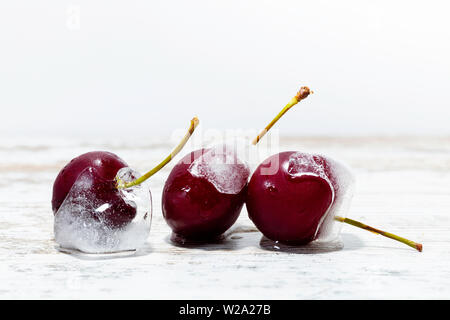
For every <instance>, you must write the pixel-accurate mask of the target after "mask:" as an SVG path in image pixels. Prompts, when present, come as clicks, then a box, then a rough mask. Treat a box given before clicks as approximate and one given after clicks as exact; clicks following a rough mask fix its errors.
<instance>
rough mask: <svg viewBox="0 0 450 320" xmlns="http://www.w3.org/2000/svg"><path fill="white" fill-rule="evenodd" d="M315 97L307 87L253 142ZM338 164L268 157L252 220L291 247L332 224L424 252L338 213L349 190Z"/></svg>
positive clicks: (291, 155) (257, 180) (253, 197)
mask: <svg viewBox="0 0 450 320" xmlns="http://www.w3.org/2000/svg"><path fill="white" fill-rule="evenodd" d="M310 93H311V91H310V90H309V88H307V87H302V88H301V89H300V91H299V92H298V93H297V95H296V96H295V97H294V98H292V99H291V101H290V102H289V103H288V104H287V105H286V106H285V107H284V108H283V109H282V110H281V112H280V113H279V114H278V115H277V116H276V117H275V118H274V119H273V120H272V121H271V122H270V123H269V124H268V125H267V126H266V128H265V129H264V130H263V131H262V132H261V133H260V134H259V135H258V136H257V137H256V138H255V140H254V141H253V144H254V145H256V144H257V143H258V142H259V141H260V139H261V138H262V137H263V136H264V135H265V134H266V133H267V131H268V130H270V128H272V127H273V125H274V124H275V123H276V122H277V121H278V120H279V119H280V118H281V117H282V116H283V115H284V114H285V113H286V112H287V111H288V110H289V109H290V108H292V107H293V106H294V105H296V104H297V103H298V102H299V101H301V100H302V99H304V98H306V97H307V96H308V95H309V94H310ZM335 164H336V163H330V161H329V160H327V159H326V158H325V157H322V156H319V155H309V154H306V153H301V152H282V153H280V154H277V155H273V156H272V157H269V158H268V159H267V160H266V161H264V162H263V163H262V164H261V165H260V166H259V167H258V168H257V170H256V171H255V172H254V174H253V176H252V178H251V179H250V182H249V185H248V194H247V200H246V206H247V210H248V214H249V217H250V219H251V220H252V221H253V222H254V223H255V225H256V227H257V228H258V229H259V230H260V231H261V232H262V233H263V234H264V235H265V236H266V237H268V238H269V239H272V240H274V241H280V242H286V243H288V244H307V243H309V242H311V241H313V240H315V239H317V238H318V237H319V236H320V235H321V234H322V233H326V231H323V230H324V229H325V228H326V227H328V225H329V224H332V223H333V222H334V221H339V222H343V223H348V224H350V225H353V226H356V227H358V228H361V229H364V230H368V231H371V232H373V233H376V234H380V235H382V236H385V237H388V238H391V239H393V240H396V241H399V242H402V243H404V244H406V245H408V246H410V247H412V248H414V249H416V250H418V251H422V244H420V243H416V242H414V241H411V240H408V239H405V238H402V237H399V236H397V235H394V234H392V233H389V232H385V231H382V230H379V229H376V228H373V227H370V226H368V225H366V224H364V223H361V222H359V221H356V220H353V219H349V218H345V217H341V216H339V215H337V213H338V212H337V211H339V210H338V209H339V207H340V205H341V203H342V198H343V197H344V195H345V192H344V191H343V189H345V188H346V186H345V182H344V183H343V184H344V185H342V181H345V180H346V179H341V178H342V177H343V176H340V175H341V173H339V170H340V169H339V168H338V167H337V168H335ZM341 180H342V181H341ZM333 209H334V210H333Z"/></svg>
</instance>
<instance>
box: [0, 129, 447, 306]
mask: <svg viewBox="0 0 450 320" xmlns="http://www.w3.org/2000/svg"><path fill="white" fill-rule="evenodd" d="M0 142H1V143H0V178H1V179H0V189H1V193H0V194H1V196H0V298H3V299H18V298H26V299H30V298H37V299H54V298H58V299H66V298H67V299H80V298H87V299H90V298H98V299H114V298H125V299H129V298H130V299H131V298H136V299H166V298H167V299H216V298H218V299H448V298H450V270H449V269H450V268H449V266H450V242H449V238H450V138H449V137H382V138H377V137H358V138H325V137H316V138H314V137H310V138H284V139H283V140H282V145H281V146H280V149H282V150H303V151H316V152H321V153H325V154H327V155H329V156H332V157H335V158H337V159H340V160H342V161H344V162H346V163H347V164H348V165H349V166H351V167H352V168H353V170H354V172H355V175H356V179H357V186H356V193H355V197H354V200H353V203H352V206H351V209H350V212H349V214H348V216H349V217H351V218H354V219H357V220H360V221H363V222H365V223H367V224H369V225H372V226H374V227H379V228H381V229H384V230H387V231H390V232H393V233H397V234H399V235H401V236H404V237H407V238H410V239H412V240H415V241H418V242H421V243H423V245H424V250H423V252H422V253H418V252H416V251H415V250H413V249H411V248H409V247H407V246H405V245H403V244H400V243H397V242H394V241H392V240H389V239H386V238H383V237H381V236H376V235H374V234H371V233H369V232H364V231H362V230H359V229H356V228H353V227H351V226H347V225H345V226H343V228H342V233H341V240H340V241H338V242H336V243H333V244H329V245H327V246H322V247H320V248H317V247H314V246H309V247H303V248H297V249H296V248H281V249H282V250H276V249H274V248H273V247H270V246H268V244H267V241H265V240H264V239H262V237H261V234H260V233H259V232H255V231H254V228H253V226H252V224H251V221H249V219H248V218H247V212H246V211H245V210H243V212H242V214H241V217H240V218H239V220H238V222H237V224H236V225H235V226H234V227H233V229H232V230H231V231H229V233H228V236H227V238H226V240H224V241H223V242H221V243H216V244H211V245H203V246H188V247H180V246H175V245H173V244H172V243H171V242H170V240H169V235H170V229H169V228H168V227H167V225H166V224H165V221H164V220H163V218H162V215H161V205H160V197H161V190H162V186H163V183H164V180H165V178H166V177H167V175H168V173H169V170H170V168H165V169H164V171H163V172H161V173H160V174H158V175H156V176H155V177H154V178H153V179H152V181H151V188H152V192H153V199H154V214H153V224H152V231H151V234H150V237H149V239H148V243H147V245H146V246H145V248H143V250H141V251H139V252H138V253H136V254H135V255H132V256H128V257H115V258H109V257H108V256H104V257H97V258H94V257H92V258H89V257H85V256H84V257H83V256H77V255H73V254H65V253H62V252H60V251H58V250H57V249H56V244H55V242H54V241H53V214H52V212H51V207H50V198H51V188H52V183H53V180H54V178H55V177H56V174H57V173H58V171H59V170H60V168H61V167H62V166H63V165H64V164H65V163H66V162H67V161H68V160H70V159H71V158H73V157H74V156H76V155H78V154H81V153H82V152H86V151H91V150H95V149H105V150H110V151H112V152H115V153H117V154H119V155H120V156H121V157H122V158H124V159H126V160H127V162H128V163H129V164H130V165H132V166H133V167H135V168H136V169H138V170H140V171H145V170H146V169H148V168H149V166H150V165H151V164H153V163H156V162H157V161H158V160H160V159H162V157H163V156H164V155H166V154H167V153H168V151H169V150H170V148H171V146H170V144H164V143H163V144H161V143H159V144H158V143H154V144H152V143H142V144H141V145H140V144H137V143H130V141H123V142H117V141H115V142H111V141H107V140H105V141H96V142H92V141H86V140H80V139H79V140H76V139H75V140H58V139H57V138H54V139H48V138H47V139H37V138H36V139H33V140H18V139H3V140H0ZM149 164H150V165H149ZM169 167H170V166H169Z"/></svg>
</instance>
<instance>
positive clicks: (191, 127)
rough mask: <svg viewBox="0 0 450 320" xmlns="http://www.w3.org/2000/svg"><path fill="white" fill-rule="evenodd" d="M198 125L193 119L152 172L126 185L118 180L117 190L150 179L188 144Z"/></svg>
mask: <svg viewBox="0 0 450 320" xmlns="http://www.w3.org/2000/svg"><path fill="white" fill-rule="evenodd" d="M199 123H200V121H199V120H198V118H197V117H194V118H193V119H192V120H191V125H190V127H189V129H188V132H187V133H186V135H185V136H184V137H183V139H182V140H181V142H180V143H179V144H178V146H177V147H176V148H175V149H174V150H173V151H172V153H171V154H169V155H168V156H167V158H165V159H164V160H163V161H162V162H161V163H160V164H158V165H157V166H156V167H154V168H153V169H152V170H150V171H149V172H147V173H146V174H144V175H143V176H141V177H140V178H138V179H136V180H133V181H130V182H128V183H124V182H123V181H121V180H118V181H117V188H118V189H126V188H130V187H133V186H137V185H139V184H141V183H142V182H144V181H145V180H147V179H148V178H150V177H151V176H153V175H154V174H155V173H157V172H158V171H159V170H161V169H162V168H164V166H165V165H166V164H168V163H169V162H170V161H171V160H172V159H173V158H174V157H175V156H176V155H177V154H178V153H179V152H180V151H181V150H182V149H183V147H184V146H185V145H186V143H187V142H188V140H189V138H190V137H191V136H192V134H193V133H194V131H195V129H196V128H197V126H198V124H199Z"/></svg>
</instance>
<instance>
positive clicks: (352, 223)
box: [334, 216, 422, 252]
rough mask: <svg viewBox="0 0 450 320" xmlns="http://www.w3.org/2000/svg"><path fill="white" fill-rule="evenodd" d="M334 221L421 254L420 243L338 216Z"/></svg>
mask: <svg viewBox="0 0 450 320" xmlns="http://www.w3.org/2000/svg"><path fill="white" fill-rule="evenodd" d="M334 219H335V220H336V221H339V222H343V223H348V224H350V225H352V226H354V227H358V228H361V229H364V230H367V231H370V232H373V233H375V234H380V235H382V236H384V237H387V238H390V239H393V240H396V241H399V242H401V243H404V244H406V245H407V246H410V247H412V248H414V249H416V250H417V251H419V252H422V244H420V243H416V242H414V241H411V240H408V239H405V238H402V237H399V236H397V235H395V234H392V233H389V232H386V231H382V230H378V229H375V228H373V227H371V226H368V225H366V224H364V223H362V222H359V221H356V220H353V219H349V218H343V217H339V216H336V217H334Z"/></svg>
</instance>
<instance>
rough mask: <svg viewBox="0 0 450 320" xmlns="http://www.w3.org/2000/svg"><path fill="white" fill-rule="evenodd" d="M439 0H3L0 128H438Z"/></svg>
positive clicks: (443, 61)
mask: <svg viewBox="0 0 450 320" xmlns="http://www.w3.org/2000/svg"><path fill="white" fill-rule="evenodd" d="M449 9H450V5H449V4H448V2H447V1H426V2H424V1H348V0H341V1H298V0H297V1H285V0H283V1H264V0H245V1H242V0H241V1H235V0H228V1H211V0H208V1H207V0H200V1H199V0H190V1H181V0H175V1H136V0H134V1H97V0H95V1H94V0H89V1H87V0H86V1H81V0H79V1H60V0H58V1H56V0H55V1H50V0H41V1H31V0H30V1H23V0H14V1H3V2H2V4H0V41H1V42H0V108H1V115H2V122H1V128H0V134H1V135H2V137H13V136H19V135H25V136H30V135H33V136H36V135H52V136H54V135H58V136H61V137H64V136H84V137H86V136H87V137H89V136H105V135H106V136H115V135H121V134H122V135H123V134H124V131H125V132H127V133H126V134H129V135H134V134H136V135H137V134H144V135H147V134H148V135H152V134H155V135H161V134H170V133H171V132H172V130H173V129H179V128H183V127H186V126H187V123H188V121H189V120H190V119H191V118H192V116H194V115H198V116H199V117H200V119H201V121H202V124H203V127H204V128H214V129H220V130H223V129H247V128H261V127H262V126H264V125H265V124H266V123H267V122H268V121H269V120H270V119H272V117H273V116H274V115H275V114H276V112H278V110H279V109H280V108H281V107H282V106H284V104H285V103H287V102H288V101H289V100H290V98H291V97H292V96H293V95H294V94H295V92H296V90H297V89H298V87H299V86H300V85H308V86H310V87H311V88H312V89H313V90H314V91H315V94H314V95H313V96H312V97H311V98H308V100H307V101H304V102H302V103H301V105H298V106H297V107H296V110H293V111H290V113H289V115H288V116H287V117H285V118H284V119H283V120H282V123H280V126H279V128H280V130H281V133H282V134H286V135H396V134H406V135H424V134H425V135H435V134H439V135H448V134H450V126H449V125H448V121H449V119H450V108H449V107H450V104H449V99H448V96H449V88H450V58H449V57H450V41H449V40H450V19H449V18H448V15H449V12H450V10H449Z"/></svg>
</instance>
